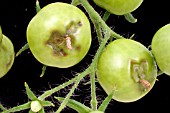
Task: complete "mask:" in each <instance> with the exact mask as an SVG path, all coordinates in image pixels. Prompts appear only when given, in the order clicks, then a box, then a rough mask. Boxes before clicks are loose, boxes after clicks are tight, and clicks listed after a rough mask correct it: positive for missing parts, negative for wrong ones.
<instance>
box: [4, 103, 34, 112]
mask: <svg viewBox="0 0 170 113" xmlns="http://www.w3.org/2000/svg"><path fill="white" fill-rule="evenodd" d="M30 104H31V102H27V103H25V104H22V105H19V106H16V107H13V108H11V109H8V110H5V111H3V112H1V113H12V112H17V111H22V110H26V109H28V108H30Z"/></svg>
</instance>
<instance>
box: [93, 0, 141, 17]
mask: <svg viewBox="0 0 170 113" xmlns="http://www.w3.org/2000/svg"><path fill="white" fill-rule="evenodd" d="M93 1H94V2H95V3H96V4H97V5H98V6H100V7H102V8H104V9H106V10H107V11H109V12H110V13H112V14H116V15H124V14H127V13H130V12H133V11H134V10H136V9H137V8H138V7H139V6H140V5H141V4H142V2H143V0H93Z"/></svg>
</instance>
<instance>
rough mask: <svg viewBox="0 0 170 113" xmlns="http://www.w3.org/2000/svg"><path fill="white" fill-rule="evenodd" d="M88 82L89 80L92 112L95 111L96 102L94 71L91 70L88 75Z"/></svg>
mask: <svg viewBox="0 0 170 113" xmlns="http://www.w3.org/2000/svg"><path fill="white" fill-rule="evenodd" d="M90 80H91V107H92V109H93V110H94V111H96V110H97V105H98V102H97V98H96V86H95V69H93V70H92V72H91V74H90Z"/></svg>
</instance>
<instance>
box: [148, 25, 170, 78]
mask: <svg viewBox="0 0 170 113" xmlns="http://www.w3.org/2000/svg"><path fill="white" fill-rule="evenodd" d="M151 48H152V53H153V55H154V57H155V60H156V62H157V65H158V67H159V69H160V70H161V71H162V72H163V73H165V74H167V75H170V52H169V51H170V24H166V25H164V26H163V27H161V28H160V29H159V30H158V31H157V32H156V33H155V34H154V36H153V39H152V44H151Z"/></svg>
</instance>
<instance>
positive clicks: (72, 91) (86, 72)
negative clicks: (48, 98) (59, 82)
mask: <svg viewBox="0 0 170 113" xmlns="http://www.w3.org/2000/svg"><path fill="white" fill-rule="evenodd" d="M89 69H90V68H87V69H86V70H85V71H84V72H83V73H81V74H80V75H78V76H77V80H76V81H75V84H74V86H73V87H72V88H71V90H70V92H69V93H68V94H67V96H66V98H65V99H64V100H63V102H62V103H61V105H60V107H59V108H58V110H57V111H56V113H60V112H61V111H62V109H63V108H64V107H65V106H66V104H67V103H68V101H69V99H70V97H71V96H72V94H73V93H74V90H75V89H76V88H77V86H78V84H79V83H80V81H81V80H82V79H83V77H85V76H86V75H88V74H89V71H90V70H89Z"/></svg>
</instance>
